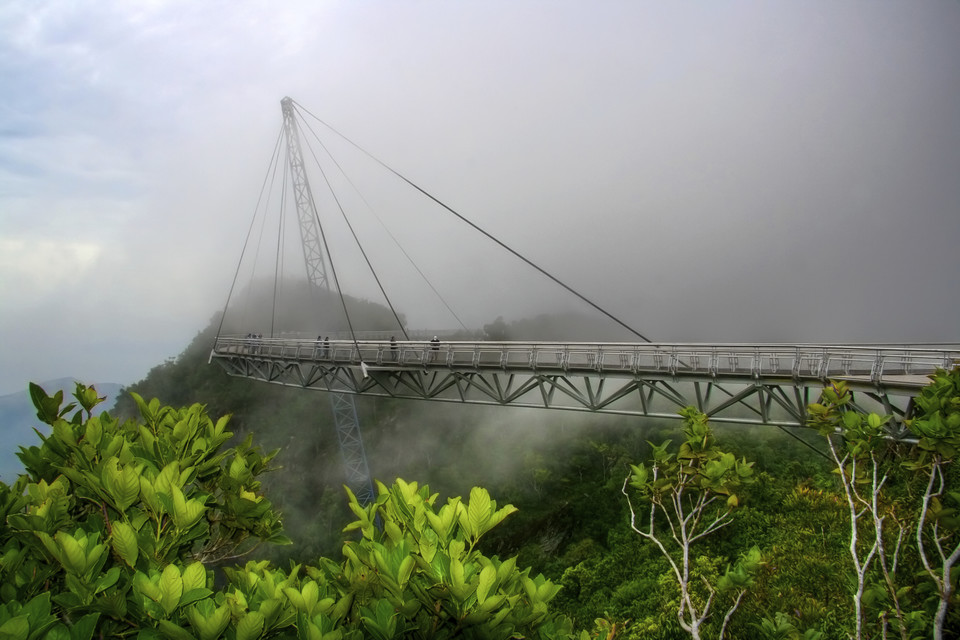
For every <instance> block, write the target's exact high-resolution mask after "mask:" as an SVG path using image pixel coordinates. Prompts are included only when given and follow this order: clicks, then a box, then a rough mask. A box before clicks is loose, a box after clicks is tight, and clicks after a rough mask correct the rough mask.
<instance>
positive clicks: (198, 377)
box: [114, 294, 958, 640]
mask: <svg viewBox="0 0 960 640" xmlns="http://www.w3.org/2000/svg"><path fill="white" fill-rule="evenodd" d="M326 295H332V294H326ZM331 299H334V298H331ZM328 302H329V301H328ZM347 304H348V308H350V309H351V313H352V314H355V317H356V318H357V321H358V323H359V324H362V326H364V327H367V328H371V329H374V328H379V327H383V328H388V327H389V323H390V322H391V321H392V318H391V317H390V316H391V314H389V313H387V312H386V311H385V310H384V308H383V307H380V306H378V305H376V304H371V303H366V302H364V301H356V300H348V302H347ZM294 308H295V309H296V312H295V313H293V314H290V315H285V316H283V322H284V323H287V324H285V326H287V327H298V328H299V330H300V331H303V332H306V333H308V334H310V333H313V332H315V331H316V330H317V326H318V324H317V323H318V322H320V323H321V324H322V323H327V322H332V321H328V320H326V319H321V320H318V318H319V317H320V316H318V315H317V310H316V308H314V307H313V306H311V304H307V303H304V304H303V305H302V306H301V307H299V308H297V307H294ZM288 309H289V308H288ZM264 318H265V317H261V320H263V319H264ZM298 323H299V324H298ZM378 323H381V324H378ZM219 326H220V323H219V314H218V315H217V316H215V317H214V318H212V320H211V322H210V324H209V325H208V326H207V327H206V328H205V329H204V330H203V331H201V332H199V333H198V334H197V335H196V337H195V339H194V340H193V341H192V342H191V344H190V345H189V346H188V347H187V348H186V349H185V350H184V351H183V353H182V354H181V355H180V356H179V357H177V358H176V359H173V360H170V361H167V362H165V363H163V364H161V365H158V366H157V367H155V368H154V369H153V370H151V371H150V373H149V375H148V376H147V377H146V378H145V379H144V380H142V381H140V382H138V383H137V384H135V385H132V386H131V387H129V388H128V389H126V391H128V392H129V391H135V392H137V393H139V394H141V395H143V396H144V397H154V396H155V397H158V398H160V399H161V400H162V401H163V402H165V403H170V404H173V405H186V404H190V403H193V402H200V403H202V404H204V405H205V406H206V408H207V410H208V411H209V412H210V413H211V415H221V414H228V413H229V414H231V415H232V418H231V422H230V428H231V430H233V431H234V432H235V434H236V437H237V438H241V437H244V436H245V435H247V434H252V435H253V437H254V440H255V442H256V443H258V444H260V445H262V446H263V447H264V449H266V450H271V449H275V448H276V449H279V454H278V455H277V457H276V458H275V460H274V463H275V466H276V468H275V470H273V471H271V472H270V473H268V474H266V476H265V478H264V487H265V491H266V492H267V494H268V495H270V496H272V499H273V501H274V503H275V504H276V505H277V506H278V507H279V509H280V510H281V512H282V514H283V522H284V526H285V529H286V531H287V533H288V535H289V536H290V537H291V539H292V540H293V541H294V544H293V545H292V546H289V547H264V548H261V549H259V550H258V551H257V552H256V555H257V557H263V558H268V559H271V560H273V561H275V562H277V563H279V564H283V563H286V562H288V561H295V562H309V561H311V559H313V558H316V557H317V556H319V555H324V556H336V555H337V554H338V552H339V551H338V550H339V548H340V546H341V545H342V544H343V541H344V539H345V535H347V534H345V533H344V532H343V531H342V529H343V527H344V525H345V523H347V522H349V521H350V519H351V517H352V516H351V513H350V512H349V510H348V509H347V508H346V502H345V500H344V490H343V487H342V485H343V482H344V471H343V466H342V461H341V458H340V454H339V451H338V449H337V436H336V432H335V426H334V423H333V417H332V415H333V414H332V411H331V405H330V398H329V397H328V395H327V394H326V393H325V392H318V391H312V390H305V389H298V388H290V387H281V386H274V385H269V384H264V383H259V382H254V381H252V380H247V379H238V378H230V377H228V376H227V375H226V374H225V373H224V372H223V371H221V370H220V368H219V367H216V366H213V365H208V364H207V356H208V353H209V350H210V348H211V346H212V344H213V340H214V337H215V335H216V333H217V329H218V327H219ZM224 326H228V324H227V323H226V322H225V323H224ZM326 326H335V325H333V324H327V325H326ZM233 327H236V328H237V329H240V330H242V329H243V328H245V327H244V325H243V324H236V325H233ZM594 330H595V327H593V326H591V323H590V321H589V320H586V319H584V318H583V317H582V316H580V315H578V314H568V315H564V314H559V315H552V314H540V315H537V316H535V317H532V318H527V319H521V320H516V321H510V322H508V321H506V320H504V319H503V318H502V317H499V318H495V319H493V320H492V321H490V322H487V323H485V324H484V326H483V328H482V330H481V331H477V332H475V334H474V335H472V336H471V337H472V338H486V339H491V340H524V339H527V338H532V337H539V338H541V339H544V338H547V339H557V340H562V339H564V338H570V337H571V336H576V335H596V334H593V333H591V332H593V331H594ZM578 332H585V333H578ZM355 401H356V407H357V412H358V416H359V421H360V425H361V431H362V435H363V442H364V446H365V449H366V454H367V459H368V463H369V468H370V471H371V475H372V476H373V477H374V478H375V479H377V480H379V481H382V482H384V483H385V484H388V485H389V484H390V483H391V482H392V481H393V480H394V479H395V478H403V479H404V480H407V481H417V482H419V483H421V484H428V485H429V486H430V489H431V491H434V492H438V493H439V495H440V501H441V502H442V501H445V500H446V499H447V498H450V497H454V496H465V495H467V494H469V493H470V490H471V488H472V487H475V486H482V487H485V488H487V489H488V490H489V491H490V492H491V495H492V496H493V497H494V498H496V499H497V500H498V501H499V502H500V503H501V504H506V503H510V504H513V505H515V506H516V507H518V508H519V512H518V513H516V514H514V515H513V516H511V517H510V518H508V519H507V521H506V522H504V523H503V524H502V525H501V526H500V527H498V529H497V530H496V531H495V532H493V533H492V534H490V535H489V536H488V537H487V538H486V539H485V540H484V542H483V548H484V549H485V551H486V552H487V553H491V554H497V555H499V556H500V557H509V556H514V555H517V556H518V562H519V563H521V564H522V565H529V566H531V567H532V568H533V569H534V570H535V571H542V572H544V574H545V575H546V576H547V577H549V578H550V579H552V580H554V581H556V582H557V583H558V584H559V585H561V587H562V588H561V590H560V593H559V595H558V596H557V598H556V600H555V601H554V602H555V606H557V607H558V610H559V611H562V612H563V613H565V614H567V615H570V616H571V617H572V618H573V619H574V621H575V623H576V624H578V625H582V626H583V627H584V628H587V629H590V628H591V627H593V628H594V631H595V632H597V633H599V631H598V628H597V627H595V626H594V625H595V624H599V622H594V621H603V620H605V621H607V622H606V623H604V624H608V625H619V626H620V628H621V629H625V630H629V629H634V632H639V630H640V629H647V632H646V633H647V635H643V636H642V637H653V638H663V639H665V640H667V639H671V640H672V639H674V638H681V637H686V636H685V635H684V634H683V632H682V631H681V630H680V629H679V627H678V626H677V618H676V614H675V612H674V613H671V612H670V603H671V602H672V601H673V599H674V598H675V594H674V592H673V591H672V589H673V587H671V586H670V581H669V580H668V579H667V576H668V575H669V572H670V569H669V566H668V565H667V564H666V562H665V561H664V558H663V557H662V556H661V555H660V554H659V552H657V551H656V550H655V548H654V547H653V546H652V545H650V544H645V543H644V542H643V541H642V540H641V539H640V538H639V537H638V536H637V535H636V534H635V533H634V532H632V531H631V529H630V524H629V523H630V511H629V508H628V503H627V502H626V501H625V499H624V496H623V495H622V493H621V488H622V487H623V485H624V478H625V477H626V476H627V475H628V474H629V472H630V471H629V470H630V466H629V465H630V464H638V463H639V462H641V461H643V460H646V459H649V458H650V456H651V455H652V453H653V452H654V449H653V448H652V447H653V445H655V444H659V443H662V442H664V441H667V440H670V441H672V442H673V443H674V446H676V444H677V443H678V442H681V441H682V440H683V433H681V430H680V428H681V423H680V422H679V421H670V420H665V421H657V420H649V419H648V420H645V419H641V418H635V417H624V416H612V415H598V414H584V413H579V412H567V411H549V410H536V409H517V408H510V407H488V406H471V405H461V404H446V403H432V402H423V401H410V400H394V399H387V398H373V397H365V396H356V397H355ZM114 411H115V412H116V413H119V414H120V415H127V416H132V415H135V413H136V407H135V406H134V404H133V402H132V401H131V400H130V399H129V396H122V397H121V398H120V400H119V401H118V402H117V404H116V406H115V408H114ZM714 432H715V433H716V438H717V441H718V442H720V443H722V445H723V446H724V447H725V448H727V449H729V450H730V451H732V452H733V453H734V454H735V455H736V456H742V457H743V459H744V460H745V461H746V460H750V463H751V464H752V465H753V470H754V472H755V473H756V474H757V482H755V483H752V484H749V485H747V486H744V487H742V488H741V489H740V490H739V491H738V493H739V495H740V505H739V508H738V509H737V510H736V513H735V518H736V520H735V522H734V524H732V525H731V526H729V527H725V528H724V529H721V530H720V532H718V533H717V534H716V535H714V536H712V537H711V538H710V539H708V540H707V541H705V545H704V546H703V548H702V549H701V551H700V553H702V554H705V555H703V556H702V558H701V560H699V561H698V562H710V563H714V565H712V566H714V569H712V570H711V571H714V572H716V571H721V569H722V567H723V566H725V565H726V566H728V567H729V564H728V563H732V562H736V561H738V558H741V559H742V557H744V556H743V554H744V553H746V551H747V550H748V549H751V548H756V549H761V550H762V552H763V554H765V555H764V558H765V560H764V562H763V564H762V565H758V566H760V567H762V568H760V569H756V571H759V573H756V575H755V577H754V578H751V579H750V583H751V584H752V585H753V586H752V587H751V595H749V596H748V597H746V598H745V599H744V601H743V603H742V606H741V608H740V610H739V611H738V613H737V615H736V616H734V617H733V618H732V621H733V622H732V625H733V626H732V627H731V630H732V631H734V632H735V633H734V635H735V637H754V636H753V635H752V634H753V633H754V631H755V630H756V629H757V625H758V624H759V621H761V620H769V621H770V624H773V621H774V620H777V621H778V624H779V623H782V624H783V625H788V624H789V625H793V628H796V629H800V630H804V629H808V630H811V632H812V631H813V630H819V632H822V633H824V634H825V635H824V636H823V637H837V636H836V635H835V634H837V633H840V632H841V630H842V629H845V628H848V622H844V620H848V619H849V615H852V614H851V613H850V611H849V595H848V584H849V583H848V575H847V573H846V571H845V569H844V566H845V565H844V563H845V560H844V549H845V545H846V542H845V538H844V535H845V533H844V532H845V530H846V529H845V526H844V524H843V513H844V510H843V506H842V501H841V500H840V499H839V497H840V496H841V495H842V494H841V493H840V492H839V488H838V487H837V485H836V484H835V480H834V478H835V474H833V473H832V472H831V469H832V464H831V462H830V460H829V455H828V448H827V446H826V443H825V441H824V440H823V438H822V437H818V435H817V433H816V432H815V431H813V430H810V429H800V430H792V431H791V432H790V433H786V432H784V431H781V430H778V429H776V428H772V427H756V426H754V427H747V426H739V425H715V426H714ZM950 477H951V478H952V480H951V482H953V481H955V479H956V478H955V477H956V469H953V470H951V472H950ZM898 486H899V485H898ZM812 531H815V532H816V535H815V536H812V535H811V532H812ZM758 553H759V552H758ZM903 556H904V559H903V561H904V562H908V563H912V562H915V561H916V556H915V555H914V554H912V553H910V552H909V550H905V551H904V552H903ZM708 558H709V560H708ZM787 606H790V607H792V608H791V609H790V610H789V614H784V615H787V617H785V618H782V619H781V618H778V617H776V616H779V615H780V614H779V613H777V612H782V611H784V610H785V609H786V607H787ZM775 614H776V615H775ZM918 615H920V614H919V613H918ZM923 615H926V614H923ZM921 617H922V616H921ZM923 619H925V620H929V618H923ZM918 620H920V618H918ZM950 620H951V621H952V622H951V624H954V623H956V622H957V620H958V613H957V611H956V608H954V609H952V610H951V613H950ZM917 624H918V625H920V626H921V627H922V626H923V625H924V624H927V623H924V622H917ZM783 628H784V629H786V628H787V627H786V626H785V627H783ZM918 628H919V627H918ZM607 631H609V628H608V629H607ZM604 633H606V632H604ZM771 637H772V636H771ZM810 637H819V636H810Z"/></svg>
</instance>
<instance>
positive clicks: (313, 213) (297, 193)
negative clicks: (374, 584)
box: [280, 97, 374, 504]
mask: <svg viewBox="0 0 960 640" xmlns="http://www.w3.org/2000/svg"><path fill="white" fill-rule="evenodd" d="M280 106H281V108H282V110H283V129H284V133H285V138H286V142H287V162H288V164H289V166H290V175H291V179H292V181H293V194H294V200H295V201H296V204H297V217H298V218H299V220H300V239H301V240H302V242H303V259H304V264H305V266H306V269H307V278H308V279H309V280H310V283H311V284H312V285H313V286H314V287H316V288H317V290H319V291H321V292H324V293H329V292H330V281H329V280H328V279H327V261H326V258H325V255H324V250H323V237H322V235H321V231H320V218H319V216H318V215H317V205H316V203H315V202H314V199H313V191H312V190H311V189H310V181H309V180H308V179H307V172H306V168H305V166H304V162H303V150H302V149H301V147H300V128H299V126H298V125H297V119H296V114H295V112H294V108H293V100H292V99H290V98H289V97H285V98H284V99H283V100H281V101H280ZM324 297H328V296H324ZM330 401H331V405H332V407H333V419H334V423H335V424H336V428H337V440H338V441H339V443H340V455H341V456H342V458H343V465H344V468H345V470H346V476H347V486H349V487H350V490H351V491H353V493H354V495H356V496H357V499H358V500H359V501H360V503H361V504H367V503H368V502H371V501H372V500H373V498H374V492H373V482H372V481H371V479H370V467H369V465H367V455H366V452H365V451H364V448H363V438H362V437H361V435H360V421H359V419H358V418H357V406H356V403H355V401H354V397H353V395H351V394H347V393H337V392H334V393H332V394H331V395H330Z"/></svg>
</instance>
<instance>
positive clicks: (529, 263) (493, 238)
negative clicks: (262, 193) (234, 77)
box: [297, 103, 652, 342]
mask: <svg viewBox="0 0 960 640" xmlns="http://www.w3.org/2000/svg"><path fill="white" fill-rule="evenodd" d="M297 107H298V108H300V109H302V110H303V111H305V112H306V113H308V114H309V115H310V116H311V117H313V118H314V119H315V120H317V122H319V123H320V124H322V125H323V126H325V127H327V128H328V129H330V131H332V132H333V133H335V134H337V135H338V136H340V137H341V138H342V139H343V140H345V141H346V142H348V143H349V144H350V145H352V146H353V147H354V148H356V149H357V150H359V151H360V152H361V153H363V154H364V155H366V156H367V157H368V158H370V159H371V160H373V161H374V162H376V163H377V164H379V165H380V166H381V167H383V168H384V169H386V170H387V171H389V172H390V173H392V174H393V175H395V176H397V177H398V178H400V179H401V180H403V181H404V182H406V183H407V184H408V185H410V186H411V187H413V188H414V189H416V190H417V191H419V192H420V193H422V194H423V195H424V196H426V197H427V198H429V199H430V200H432V201H433V202H435V203H436V204H438V205H440V206H441V207H442V208H444V209H446V210H447V211H448V212H449V213H451V214H453V215H454V216H456V217H457V218H458V219H459V220H460V221H461V222H463V223H465V224H467V225H468V226H470V227H471V228H472V229H474V230H475V231H477V232H479V233H481V234H482V235H484V236H485V237H486V238H487V239H488V240H491V241H492V242H494V243H495V244H497V245H499V246H500V247H501V248H502V249H504V250H505V251H507V252H508V253H510V254H511V255H513V256H514V257H515V258H518V259H519V260H521V261H522V262H524V263H525V264H526V265H527V266H529V267H531V268H533V269H535V270H537V271H538V272H540V274H541V275H543V276H545V277H546V278H548V279H549V280H551V281H552V282H554V283H555V284H557V285H559V286H560V287H562V288H563V289H565V290H566V291H567V292H569V293H571V294H573V295H574V296H576V297H577V298H579V299H580V300H582V301H583V302H585V303H587V304H588V305H590V306H591V307H593V308H594V309H595V310H597V311H599V312H600V313H602V314H603V315H604V316H606V317H607V318H609V319H610V320H613V321H614V322H615V323H617V324H618V325H620V326H621V327H623V328H624V329H626V330H627V331H629V332H630V333H632V334H633V335H635V336H637V337H638V338H640V339H641V340H643V341H644V342H652V340H650V339H649V338H647V337H646V336H645V335H643V334H642V333H640V332H639V331H637V330H636V329H634V328H633V327H631V326H630V325H628V324H627V323H626V322H624V321H623V320H621V319H620V318H617V317H616V316H614V315H613V314H612V313H610V312H609V311H607V310H606V309H604V308H603V307H601V306H600V305H598V304H597V303H596V302H594V301H593V300H590V299H589V298H587V297H586V296H585V295H583V294H582V293H580V292H579V291H577V290H576V289H574V288H573V287H571V286H570V285H568V284H566V283H565V282H563V281H562V280H560V279H559V278H557V277H556V276H554V275H553V274H551V273H550V272H548V271H547V270H546V269H544V268H543V267H541V266H540V265H538V264H536V263H534V262H533V261H532V260H530V259H529V258H526V257H525V256H523V255H521V254H520V253H519V252H518V251H516V250H515V249H513V248H512V247H510V246H508V245H507V244H506V243H505V242H503V241H502V240H500V239H499V238H497V237H496V236H494V235H493V234H491V233H490V232H488V231H486V230H485V229H482V228H481V227H480V226H478V225H477V224H475V223H474V222H472V221H471V220H469V219H468V218H466V217H465V216H464V215H462V214H461V213H459V212H457V211H456V210H455V209H453V208H452V207H450V206H449V205H447V204H446V203H444V202H442V201H441V200H440V199H439V198H437V197H436V196H434V195H433V194H431V193H429V192H428V191H427V190H426V189H424V188H422V187H421V186H419V185H418V184H416V183H415V182H413V181H412V180H410V179H409V178H407V177H406V176H405V175H403V174H402V173H400V172H399V171H397V170H395V169H393V168H392V167H391V166H390V165H388V164H386V163H385V162H383V161H382V160H380V159H379V158H377V157H376V156H374V155H373V154H372V153H370V152H369V151H367V150H366V149H364V148H363V147H361V146H360V145H359V144H357V143H356V142H354V141H353V140H351V139H350V138H348V137H347V136H345V135H343V134H342V133H340V132H339V131H337V130H336V129H334V128H333V127H332V126H330V125H329V124H327V123H326V122H325V121H323V120H321V119H320V118H318V117H317V116H316V115H314V114H313V113H311V112H310V111H309V110H308V109H306V108H304V107H303V105H301V104H299V103H297Z"/></svg>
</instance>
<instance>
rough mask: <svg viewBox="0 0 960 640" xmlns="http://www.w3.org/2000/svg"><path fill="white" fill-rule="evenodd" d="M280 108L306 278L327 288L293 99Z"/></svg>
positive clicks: (315, 213)
mask: <svg viewBox="0 0 960 640" xmlns="http://www.w3.org/2000/svg"><path fill="white" fill-rule="evenodd" d="M280 107H281V108H282V109H283V131H284V134H285V137H286V141H287V163H288V164H289V166H290V179H291V181H292V183H293V197H294V201H295V202H296V205H297V217H298V218H299V220H300V240H301V241H302V242H303V260H304V265H305V266H306V268H307V278H309V280H310V282H311V283H312V284H313V285H315V286H316V287H318V288H320V289H324V290H327V291H329V290H330V283H329V281H328V280H327V262H326V260H325V259H324V251H323V242H322V238H321V235H320V218H319V217H318V216H317V205H316V203H315V202H314V200H313V191H312V190H311V189H310V181H309V180H308V179H307V172H306V167H305V166H304V163H303V150H302V149H301V148H300V129H299V127H298V126H297V119H296V113H295V112H294V110H293V100H292V99H290V98H284V99H283V100H281V101H280Z"/></svg>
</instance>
